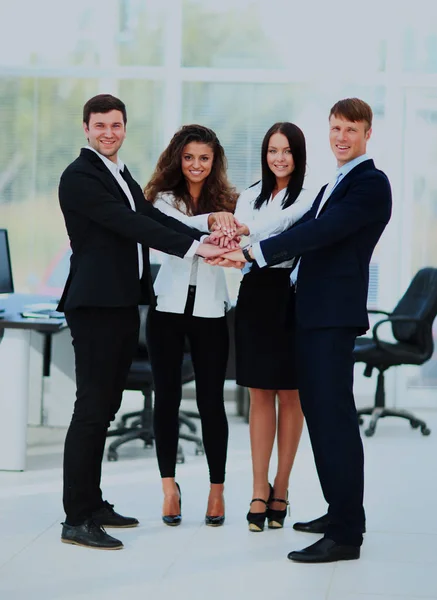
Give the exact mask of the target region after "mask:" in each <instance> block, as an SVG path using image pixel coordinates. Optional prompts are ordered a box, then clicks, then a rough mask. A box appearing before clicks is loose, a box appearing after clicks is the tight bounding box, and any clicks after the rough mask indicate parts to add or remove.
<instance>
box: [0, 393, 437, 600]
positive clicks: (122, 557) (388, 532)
mask: <svg viewBox="0 0 437 600" xmlns="http://www.w3.org/2000/svg"><path fill="white" fill-rule="evenodd" d="M232 411H233V404H231V403H229V417H230V426H231V429H230V449H229V460H228V476H227V485H226V524H225V526H224V527H221V528H217V529H214V528H209V527H206V526H205V525H204V524H203V516H204V512H205V504H206V498H207V491H208V482H207V470H206V465H205V460H204V457H197V456H194V451H193V447H192V445H190V444H187V445H185V448H186V455H187V462H186V463H185V464H184V465H180V466H179V467H178V481H179V483H180V485H181V489H182V496H183V504H182V508H183V523H182V525H181V526H180V527H177V528H169V527H165V526H164V525H163V524H162V523H161V520H160V508H161V506H160V505H161V494H160V482H159V477H158V470H157V467H156V461H155V458H154V455H153V451H144V450H143V449H142V448H141V446H140V445H139V444H135V443H134V444H133V445H131V446H130V448H129V447H127V446H126V447H124V449H123V450H122V451H121V453H120V460H119V461H118V462H116V463H108V462H106V461H105V463H104V475H103V486H104V491H105V495H106V497H107V499H108V500H110V501H111V502H115V504H116V508H117V509H118V510H120V512H124V513H125V514H132V515H135V516H137V517H138V518H139V519H140V521H141V526H140V527H138V528H136V529H131V530H125V531H120V532H119V537H120V538H121V539H122V540H123V542H124V543H125V548H124V550H122V551H119V552H101V551H96V550H87V549H83V548H78V547H74V546H69V545H65V544H61V543H60V541H59V535H60V530H61V529H60V525H59V523H60V521H62V519H63V513H62V509H61V498H60V494H61V460H62V446H61V445H53V444H52V445H50V446H43V445H39V446H35V447H32V448H30V449H29V461H28V463H29V469H28V470H27V471H26V472H24V473H5V472H3V473H0V532H1V536H0V540H1V544H0V599H1V600H60V599H62V600H73V599H74V600H103V599H105V600H120V599H123V600H124V599H125V598H126V599H128V598H132V599H134V598H135V599H136V598H141V599H143V598H153V600H164V599H165V600H167V599H169V600H170V599H175V600H176V599H177V600H225V599H226V600H234V599H247V600H290V599H294V600H395V599H397V600H401V599H403V600H407V599H408V600H419V599H421V600H425V599H427V600H430V599H437V516H436V515H437V467H436V456H437V411H436V412H420V411H418V416H423V417H424V418H425V419H427V420H428V422H429V426H430V427H431V429H433V433H432V434H431V436H429V437H423V436H422V435H421V434H420V433H419V432H418V431H417V430H416V431H414V430H412V429H410V427H409V426H408V425H407V424H406V423H404V422H403V421H402V422H401V421H400V420H397V419H396V420H394V419H391V420H386V421H385V422H383V423H381V425H380V426H379V428H378V430H377V433H376V435H375V437H373V438H370V439H367V438H364V444H365V451H366V510H367V531H368V532H367V534H366V536H365V543H364V546H363V549H362V555H361V559H360V560H359V561H351V562H344V563H338V564H325V565H299V564H295V563H292V562H290V561H289V560H287V558H286V556H287V553H288V552H289V551H290V550H291V549H297V548H300V547H303V546H305V545H308V544H309V543H312V542H313V541H315V539H317V538H316V537H314V536H311V535H306V534H302V533H298V532H295V531H294V530H293V529H292V527H291V526H292V522H293V520H297V519H299V520H301V519H302V520H303V519H307V518H313V517H316V516H319V515H320V514H322V513H323V512H324V510H325V505H324V501H323V499H322V496H321V492H320V489H319V485H318V480H317V476H316V473H315V469H314V464H313V460H312V453H311V448H310V446H309V443H308V438H307V435H306V433H305V435H304V437H303V440H302V444H301V447H300V450H299V453H298V457H297V460H296V465H295V468H294V471H293V474H292V481H291V488H290V496H291V509H292V516H291V519H288V520H287V526H286V527H285V528H284V529H283V530H282V531H268V530H266V531H265V532H263V533H261V534H258V535H254V534H253V533H249V532H248V531H247V527H246V522H245V513H246V511H247V507H248V501H249V500H250V495H251V473H250V455H249V444H248V426H247V425H246V424H245V423H243V422H242V420H241V419H240V418H238V417H236V416H235V415H234V414H233V412H232ZM113 531H114V530H113Z"/></svg>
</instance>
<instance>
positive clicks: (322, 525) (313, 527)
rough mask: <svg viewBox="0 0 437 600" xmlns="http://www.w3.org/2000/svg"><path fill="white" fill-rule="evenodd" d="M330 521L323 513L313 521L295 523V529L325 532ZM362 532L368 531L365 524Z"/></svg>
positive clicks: (308, 531)
mask: <svg viewBox="0 0 437 600" xmlns="http://www.w3.org/2000/svg"><path fill="white" fill-rule="evenodd" d="M329 523H330V520H329V516H328V515H323V517H319V518H318V519H313V520H312V521H306V522H302V523H295V524H294V525H293V529H296V531H304V532H305V533H321V534H325V533H326V532H327V531H328V525H329ZM361 533H366V527H365V525H363V529H362V531H361Z"/></svg>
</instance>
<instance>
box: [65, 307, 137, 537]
mask: <svg viewBox="0 0 437 600" xmlns="http://www.w3.org/2000/svg"><path fill="white" fill-rule="evenodd" d="M65 316H66V319H67V323H68V325H69V327H70V331H71V335H72V338H73V347H74V354H75V363H76V386H77V391H76V402H75V405H74V412H73V417H72V420H71V423H70V427H69V429H68V432H67V437H66V439H65V451H64V495H63V501H64V509H65V513H66V516H67V519H66V522H67V523H68V524H69V525H80V524H81V523H83V521H84V520H85V519H87V518H89V517H91V515H92V513H93V512H94V511H95V510H97V509H98V508H99V507H100V506H101V505H102V503H103V499H102V492H101V489H100V479H101V471H102V459H103V452H104V448H105V440H106V432H107V430H108V427H109V424H110V422H111V421H112V420H113V419H114V418H115V415H116V413H117V411H118V409H119V408H120V404H121V398H122V394H123V389H124V385H125V383H126V377H127V374H128V372H129V368H130V365H131V363H132V358H133V356H134V354H135V351H136V348H137V345H138V331H139V315H138V307H130V308H94V307H93V308H78V309H75V310H71V311H69V312H67V313H66V314H65Z"/></svg>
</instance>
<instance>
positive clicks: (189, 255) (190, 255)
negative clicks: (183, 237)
mask: <svg viewBox="0 0 437 600" xmlns="http://www.w3.org/2000/svg"><path fill="white" fill-rule="evenodd" d="M205 237H208V236H205ZM199 246H200V242H198V241H197V240H194V241H193V243H192V244H191V246H190V247H189V248H188V250H187V253H186V254H185V255H184V258H193V256H194V255H195V254H196V250H197V248H198V247H199Z"/></svg>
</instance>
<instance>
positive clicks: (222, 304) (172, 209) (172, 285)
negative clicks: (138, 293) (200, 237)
mask: <svg viewBox="0 0 437 600" xmlns="http://www.w3.org/2000/svg"><path fill="white" fill-rule="evenodd" d="M154 206H155V208H157V209H159V210H160V211H161V212H163V213H165V214H166V215H169V216H170V217H174V218H175V219H178V220H179V221H181V222H182V223H185V225H188V226H189V227H195V228H196V229H199V230H200V231H206V232H207V231H208V216H209V214H211V213H207V214H204V215H194V216H190V215H187V214H186V208H185V205H184V204H183V203H181V204H180V205H179V206H177V205H176V201H175V197H174V195H173V194H171V193H161V194H158V195H157V197H156V200H155V203H154ZM190 285H195V286H196V296H195V299H194V308H193V316H195V317H208V318H218V317H223V316H224V314H225V312H226V311H227V310H228V309H229V308H230V300H229V295H228V289H227V285H226V279H225V273H224V269H223V267H214V266H211V265H208V264H206V263H205V262H204V261H203V260H202V259H200V260H199V257H197V256H194V257H191V258H190V257H187V255H185V257H184V258H179V257H177V256H170V255H164V258H163V262H162V265H161V268H160V269H159V271H158V275H157V277H156V279H155V283H154V289H155V294H156V296H157V307H156V309H157V310H158V311H161V312H171V313H177V314H183V312H184V309H185V304H186V301H187V295H188V287H189V286H190Z"/></svg>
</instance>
